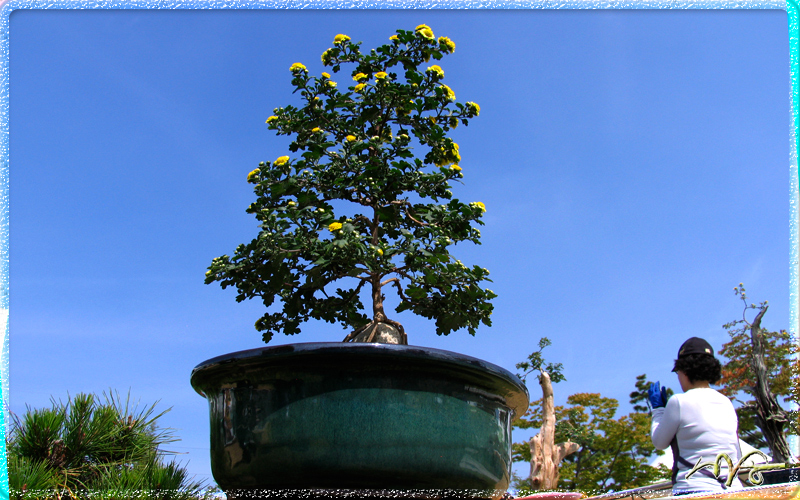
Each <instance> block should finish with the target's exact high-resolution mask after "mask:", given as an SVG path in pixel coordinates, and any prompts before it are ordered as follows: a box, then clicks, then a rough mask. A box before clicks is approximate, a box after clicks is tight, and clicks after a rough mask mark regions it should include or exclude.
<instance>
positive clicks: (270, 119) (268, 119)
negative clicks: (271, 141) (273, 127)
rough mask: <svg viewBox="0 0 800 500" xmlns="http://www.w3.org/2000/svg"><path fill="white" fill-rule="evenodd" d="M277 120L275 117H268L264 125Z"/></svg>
mask: <svg viewBox="0 0 800 500" xmlns="http://www.w3.org/2000/svg"><path fill="white" fill-rule="evenodd" d="M277 119H278V117H277V116H270V117H269V118H267V121H266V122H265V123H272V122H274V121H275V120H277Z"/></svg>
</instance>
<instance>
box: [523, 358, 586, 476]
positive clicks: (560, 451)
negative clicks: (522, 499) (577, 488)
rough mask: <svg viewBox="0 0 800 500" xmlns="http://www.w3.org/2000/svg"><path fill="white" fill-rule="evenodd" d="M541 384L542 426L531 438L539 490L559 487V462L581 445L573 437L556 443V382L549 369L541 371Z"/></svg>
mask: <svg viewBox="0 0 800 500" xmlns="http://www.w3.org/2000/svg"><path fill="white" fill-rule="evenodd" d="M539 385H541V386H542V428H541V429H540V430H539V433H538V434H537V435H535V436H533V438H531V440H530V447H531V475H530V483H531V488H533V489H535V490H554V489H556V488H557V487H558V476H559V474H558V465H559V464H560V463H561V461H562V460H563V459H564V457H566V456H567V455H570V454H572V453H575V452H576V451H578V449H580V445H579V444H578V443H573V442H572V441H567V442H564V443H559V444H555V434H556V416H555V406H554V404H553V385H552V384H551V382H550V375H548V374H547V372H544V371H542V372H541V374H540V375H539Z"/></svg>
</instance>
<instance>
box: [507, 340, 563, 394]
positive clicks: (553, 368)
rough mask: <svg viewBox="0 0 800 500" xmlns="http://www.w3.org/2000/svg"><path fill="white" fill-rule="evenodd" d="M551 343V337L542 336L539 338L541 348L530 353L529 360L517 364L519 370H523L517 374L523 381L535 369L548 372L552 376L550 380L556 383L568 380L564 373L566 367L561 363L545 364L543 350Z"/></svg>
mask: <svg viewBox="0 0 800 500" xmlns="http://www.w3.org/2000/svg"><path fill="white" fill-rule="evenodd" d="M549 345H552V342H550V339H548V338H547V337H542V338H541V339H539V350H538V351H534V352H532V353H531V354H529V355H528V361H523V362H522V363H517V364H516V368H517V370H522V373H518V374H517V376H518V377H519V378H520V379H521V380H522V381H523V382H525V380H526V379H527V377H528V375H530V374H531V372H534V371H538V372H547V374H548V375H549V376H550V382H552V383H554V384H555V383H558V382H561V381H562V380H566V378H564V374H563V373H562V370H563V369H564V367H563V366H562V365H561V363H546V364H545V362H544V357H542V351H544V348H545V347H547V346H549Z"/></svg>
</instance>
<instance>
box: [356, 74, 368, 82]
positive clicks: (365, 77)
mask: <svg viewBox="0 0 800 500" xmlns="http://www.w3.org/2000/svg"><path fill="white" fill-rule="evenodd" d="M366 79H367V75H365V74H364V73H356V74H355V75H353V80H355V81H357V82H360V81H361V80H366Z"/></svg>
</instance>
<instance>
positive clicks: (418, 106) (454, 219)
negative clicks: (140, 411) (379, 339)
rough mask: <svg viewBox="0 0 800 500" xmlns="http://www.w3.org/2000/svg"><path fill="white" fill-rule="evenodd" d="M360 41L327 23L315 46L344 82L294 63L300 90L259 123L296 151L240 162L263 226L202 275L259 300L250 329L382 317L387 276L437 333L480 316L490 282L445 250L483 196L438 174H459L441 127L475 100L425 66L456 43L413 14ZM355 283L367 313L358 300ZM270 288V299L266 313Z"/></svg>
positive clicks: (465, 119)
mask: <svg viewBox="0 0 800 500" xmlns="http://www.w3.org/2000/svg"><path fill="white" fill-rule="evenodd" d="M360 45H361V44H360V43H353V42H351V41H350V38H349V37H347V36H345V35H337V36H336V38H335V39H334V42H333V47H332V48H329V49H328V50H326V51H325V52H324V53H323V55H322V61H323V64H324V65H325V66H329V67H330V68H331V71H332V72H333V73H337V72H339V71H340V70H341V68H342V66H343V65H352V70H351V71H350V72H349V76H348V78H347V79H350V78H352V82H353V84H352V85H349V86H348V85H347V83H344V82H341V81H340V82H336V81H334V80H333V79H332V77H331V75H330V74H328V73H322V74H321V75H320V76H312V75H311V74H310V73H309V71H308V69H307V68H306V67H305V66H304V65H303V64H300V63H295V64H293V65H292V67H291V68H290V71H291V74H292V85H293V86H294V93H296V94H298V95H299V96H300V100H301V103H300V104H298V105H296V106H295V105H288V106H285V107H281V108H276V109H275V110H274V112H275V114H274V115H273V116H270V117H269V118H268V119H267V124H268V125H269V128H270V129H271V130H274V131H276V132H277V133H278V135H287V136H291V137H292V138H293V140H292V142H291V144H290V145H289V150H290V152H292V153H296V154H295V155H294V156H293V157H290V156H280V157H278V158H277V159H276V160H274V161H272V162H269V161H265V162H261V163H260V164H259V166H258V168H256V169H255V170H253V171H252V172H250V174H249V175H248V176H247V180H248V182H250V183H252V184H254V185H255V187H254V191H255V194H256V197H257V198H256V201H255V202H254V203H253V204H251V205H250V207H249V208H248V210H247V211H248V212H249V213H251V214H253V215H255V217H256V218H257V219H258V221H259V225H260V228H261V230H260V232H259V234H258V236H257V237H256V238H255V239H254V240H252V241H251V242H250V243H248V244H242V245H239V246H238V247H237V248H236V253H235V254H234V256H233V257H229V256H227V255H223V256H221V257H217V258H215V259H214V260H213V261H212V263H211V265H210V266H209V268H208V272H207V273H206V279H205V282H206V283H207V284H209V283H212V282H215V281H216V282H219V283H220V285H221V286H222V287H223V288H226V287H228V286H235V287H236V289H237V291H238V294H237V296H236V300H237V301H243V300H245V299H252V298H256V297H258V298H260V300H262V302H263V303H264V306H265V307H266V308H267V312H265V313H264V314H263V315H262V316H261V317H260V318H259V319H258V320H257V321H256V329H257V330H258V331H261V332H263V340H264V341H265V342H269V341H270V339H271V338H272V336H273V334H274V333H275V332H283V333H284V334H287V335H293V334H296V333H299V331H300V328H299V325H300V324H301V323H303V322H305V321H307V320H309V319H318V320H324V321H326V322H329V323H339V324H341V325H342V326H343V327H344V328H353V329H358V328H359V327H363V326H365V325H366V324H368V323H369V322H370V321H372V322H386V317H385V313H384V310H383V300H384V298H383V291H384V289H385V288H386V287H387V286H393V287H395V288H396V291H397V293H398V296H399V298H400V304H399V306H398V307H397V309H396V310H397V312H402V311H406V310H408V311H412V312H413V313H415V314H418V315H420V316H423V317H425V318H429V319H433V320H435V323H436V333H437V334H439V335H447V334H449V333H451V332H453V331H455V330H458V329H461V328H466V329H467V330H468V331H469V333H470V334H473V335H474V334H475V330H476V328H477V327H478V326H479V324H481V323H482V324H485V325H490V324H491V321H490V315H491V313H492V305H491V303H490V300H491V299H492V298H494V297H495V294H494V293H493V292H492V291H491V290H489V289H485V288H482V286H481V285H482V283H483V282H484V281H490V280H489V279H488V278H487V276H488V274H489V271H487V270H486V269H484V268H482V267H479V266H472V267H468V266H466V265H464V264H462V263H461V262H460V261H458V260H455V259H454V258H453V257H452V256H451V255H450V251H449V247H450V246H452V245H455V244H457V243H459V242H464V241H470V242H473V243H480V231H478V229H476V228H474V227H473V223H475V224H483V222H482V221H481V217H482V216H483V213H484V212H485V210H486V207H485V206H484V205H483V203H480V202H472V203H464V202H462V201H459V200H458V199H456V198H453V195H452V192H451V191H450V187H451V186H450V182H451V181H459V182H460V179H462V178H463V174H462V169H461V167H460V166H459V165H458V162H459V161H460V159H461V156H460V154H459V147H458V144H456V143H455V142H453V140H452V139H451V138H450V137H448V133H449V132H450V131H452V130H453V129H455V128H456V127H457V126H458V125H459V124H463V125H465V126H466V125H468V123H469V120H470V119H472V118H474V117H476V116H478V114H479V112H480V107H479V106H478V105H477V104H475V103H472V102H467V103H460V102H456V99H455V93H454V92H453V90H452V89H451V88H450V87H448V86H447V85H445V84H443V83H442V80H443V79H444V70H443V69H442V68H441V67H439V66H438V65H430V66H427V67H425V63H427V62H428V61H429V60H430V59H431V58H433V59H436V60H439V59H441V58H442V57H443V56H445V55H446V54H449V53H451V52H453V51H454V50H455V44H454V43H453V42H452V41H451V40H449V39H447V38H446V37H440V38H438V39H437V38H435V37H434V35H433V32H432V31H431V29H430V28H429V27H427V26H425V25H420V26H418V27H417V28H416V29H415V30H414V31H404V30H398V31H397V35H394V36H392V37H391V38H390V43H388V44H386V45H382V46H380V47H377V48H376V49H373V50H371V51H369V53H362V52H361V49H360ZM415 148H416V149H417V150H419V151H421V153H420V154H416V155H415V153H414V152H413V150H414V149H415ZM340 280H344V281H345V282H348V283H350V284H349V285H347V286H345V285H342V286H340V285H339V283H340ZM365 285H367V289H368V290H370V297H371V301H372V315H371V316H368V315H367V314H365V313H364V312H363V310H364V304H363V303H362V301H361V292H362V287H364V286H365ZM276 298H277V299H279V300H280V302H281V303H282V304H283V307H282V310H280V311H274V312H270V311H272V310H273V305H274V302H275V299H276ZM370 317H371V319H370ZM390 323H391V322H390Z"/></svg>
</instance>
